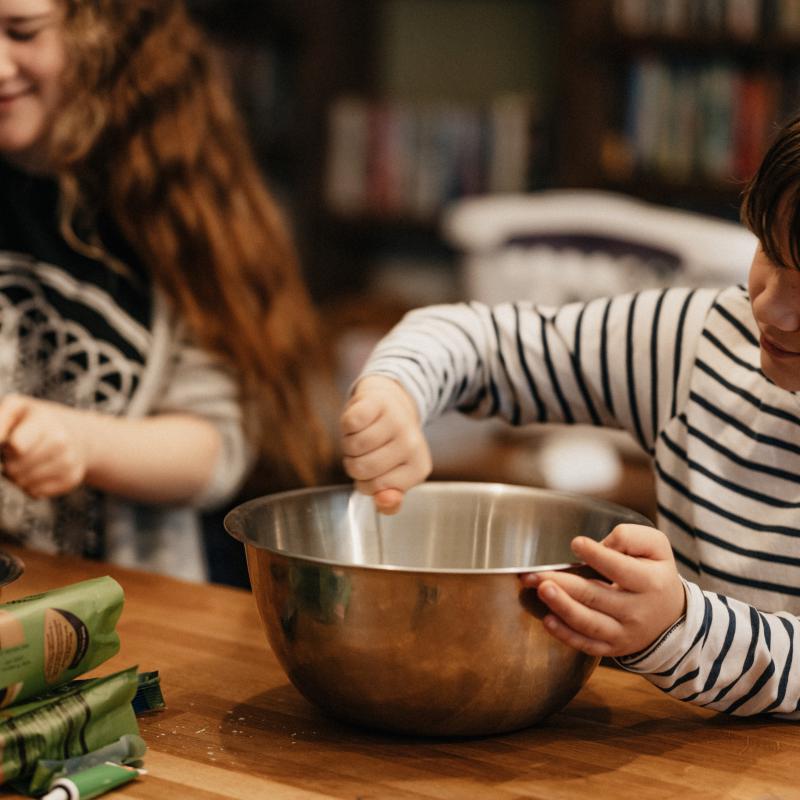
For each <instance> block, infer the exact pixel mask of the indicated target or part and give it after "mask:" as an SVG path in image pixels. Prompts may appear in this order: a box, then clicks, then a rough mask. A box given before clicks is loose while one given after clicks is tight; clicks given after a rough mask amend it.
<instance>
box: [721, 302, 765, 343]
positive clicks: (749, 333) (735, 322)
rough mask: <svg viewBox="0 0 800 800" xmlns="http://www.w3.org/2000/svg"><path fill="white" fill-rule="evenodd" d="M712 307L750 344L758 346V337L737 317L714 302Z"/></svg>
mask: <svg viewBox="0 0 800 800" xmlns="http://www.w3.org/2000/svg"><path fill="white" fill-rule="evenodd" d="M712 308H713V309H714V310H715V311H718V312H719V313H720V314H721V315H722V316H723V317H724V318H725V319H726V320H728V322H730V324H731V325H733V327H734V328H736V330H737V331H739V333H740V334H741V335H742V336H743V337H744V338H745V339H746V340H747V341H748V342H750V344H752V345H755V346H756V347H758V339H757V338H756V337H755V336H754V335H753V333H752V331H750V330H748V329H747V328H746V327H745V326H744V325H743V324H742V322H741V320H739V319H737V318H736V317H734V316H733V314H731V312H730V311H728V309H727V308H723V307H722V306H721V305H719V304H718V303H714V305H713V306H712Z"/></svg>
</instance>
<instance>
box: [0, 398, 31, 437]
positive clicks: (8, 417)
mask: <svg viewBox="0 0 800 800" xmlns="http://www.w3.org/2000/svg"><path fill="white" fill-rule="evenodd" d="M29 409H30V401H29V398H27V397H24V396H23V395H19V394H8V395H6V396H5V397H4V398H3V400H2V401H0V443H5V442H7V441H8V438H9V435H10V434H11V432H12V431H13V430H14V428H16V426H17V425H18V424H19V423H20V421H21V420H22V419H23V418H24V417H25V415H26V414H27V413H28V410H29Z"/></svg>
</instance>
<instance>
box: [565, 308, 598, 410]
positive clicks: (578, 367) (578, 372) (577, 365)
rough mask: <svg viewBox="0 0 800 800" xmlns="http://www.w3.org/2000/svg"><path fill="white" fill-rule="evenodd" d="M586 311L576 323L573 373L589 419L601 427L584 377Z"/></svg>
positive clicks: (582, 311)
mask: <svg viewBox="0 0 800 800" xmlns="http://www.w3.org/2000/svg"><path fill="white" fill-rule="evenodd" d="M585 311H586V306H584V307H583V308H581V310H580V312H579V313H578V319H577V321H576V323H575V349H574V353H573V355H572V371H573V373H574V375H575V382H576V383H577V384H578V388H579V389H580V392H581V396H582V397H583V402H584V403H585V404H586V411H587V414H588V416H589V418H590V419H591V420H592V424H594V425H600V424H601V420H600V415H599V414H598V413H597V409H596V408H595V405H594V402H593V401H592V397H591V395H590V394H589V390H588V388H587V386H586V381H585V380H584V377H583V365H582V364H581V331H582V328H583V315H584V312H585Z"/></svg>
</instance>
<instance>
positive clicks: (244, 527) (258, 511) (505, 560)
mask: <svg viewBox="0 0 800 800" xmlns="http://www.w3.org/2000/svg"><path fill="white" fill-rule="evenodd" d="M620 522H636V523H640V524H647V525H649V524H650V522H649V520H647V519H645V518H644V517H643V516H642V515H640V514H637V513H636V512H634V511H631V510H629V509H626V508H622V507H621V506H618V505H614V504H612V503H606V502H603V501H600V500H595V499H592V498H589V497H584V496H579V495H572V494H567V493H562V492H553V491H549V490H545V489H535V488H530V487H525V486H509V485H505V484H484V483H460V482H439V483H437V482H430V483H426V484H423V485H422V486H418V487H416V488H415V489H413V490H412V491H411V492H409V493H408V494H407V496H406V498H405V502H404V504H403V508H402V511H401V512H400V513H399V514H396V515H393V516H385V515H382V514H377V513H376V512H375V510H374V506H373V504H372V500H371V499H370V498H369V497H366V496H365V495H362V494H359V493H358V492H354V491H352V489H351V487H348V486H332V487H324V488H321V489H301V490H298V491H292V492H283V493H280V494H275V495H270V496H267V497H261V498H257V499H255V500H250V501H249V502H247V503H244V504H242V505H241V506H239V507H237V508H236V509H234V510H233V511H231V512H230V513H229V514H228V516H227V517H226V519H225V527H226V529H227V530H228V532H229V533H230V534H231V535H232V536H234V537H236V538H237V539H239V540H240V541H242V542H244V543H246V544H250V545H252V546H253V547H256V548H263V549H266V550H270V551H272V552H274V553H280V554H283V555H286V556H289V557H293V558H302V559H305V560H308V561H316V562H319V563H324V564H331V565H337V566H348V567H369V568H373V569H404V570H409V569H410V570H415V571H431V572H473V573H474V572H503V571H505V572H514V573H518V572H521V571H523V570H524V569H525V568H526V567H534V566H542V565H548V564H562V563H565V562H571V561H573V560H574V557H573V556H572V553H571V550H570V542H571V540H572V538H573V537H574V536H577V535H578V534H583V535H585V536H590V537H592V538H595V539H601V538H603V537H604V536H605V535H606V534H607V533H609V531H611V529H612V528H613V527H614V526H615V525H616V524H618V523H620Z"/></svg>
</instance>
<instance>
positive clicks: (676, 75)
mask: <svg viewBox="0 0 800 800" xmlns="http://www.w3.org/2000/svg"><path fill="white" fill-rule="evenodd" d="M799 87H800V74H797V73H795V74H794V75H792V76H784V77H779V76H778V75H777V74H773V73H769V72H752V71H744V70H742V69H739V68H737V67H735V66H733V65H731V64H729V63H724V62H710V63H708V64H691V63H678V62H670V61H666V60H662V59H657V58H653V57H648V58H643V59H641V60H639V61H636V62H634V63H633V64H632V65H631V68H630V85H629V91H628V94H627V112H626V119H625V121H624V126H623V137H622V138H623V141H624V146H625V149H626V151H627V163H628V165H629V167H630V169H631V170H635V171H637V172H638V173H645V174H653V175H657V176H660V177H662V178H669V179H671V180H674V181H692V180H704V181H710V182H728V181H731V180H736V181H742V180H746V179H747V178H749V177H750V176H751V175H752V174H753V173H754V171H755V170H756V168H757V167H758V164H759V162H760V160H761V157H762V155H763V154H764V151H765V149H766V147H767V146H768V142H769V140H770V138H771V136H772V133H773V131H774V130H775V126H776V124H777V122H778V121H780V120H783V119H784V118H785V117H786V116H787V115H788V114H789V113H790V112H791V111H792V110H793V109H794V108H795V107H796V106H797V104H798V99H800V91H799Z"/></svg>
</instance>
